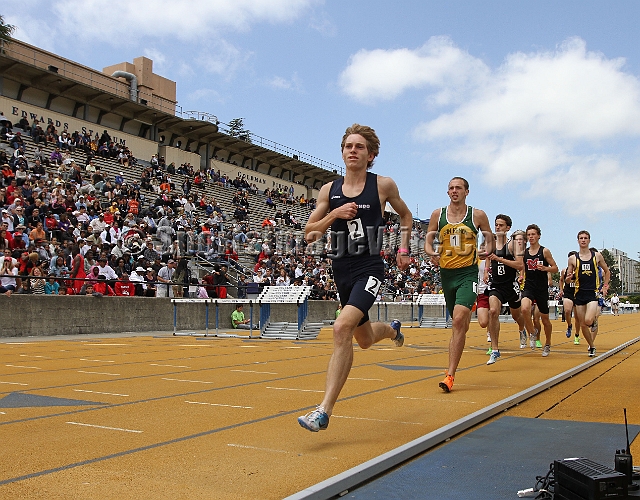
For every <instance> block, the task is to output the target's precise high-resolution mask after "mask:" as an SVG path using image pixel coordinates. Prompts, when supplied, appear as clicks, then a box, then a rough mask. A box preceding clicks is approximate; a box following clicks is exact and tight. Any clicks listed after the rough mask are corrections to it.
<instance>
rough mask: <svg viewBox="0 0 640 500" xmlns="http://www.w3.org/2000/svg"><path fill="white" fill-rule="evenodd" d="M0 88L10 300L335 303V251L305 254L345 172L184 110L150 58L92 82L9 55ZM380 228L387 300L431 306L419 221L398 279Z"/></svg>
mask: <svg viewBox="0 0 640 500" xmlns="http://www.w3.org/2000/svg"><path fill="white" fill-rule="evenodd" d="M0 75H2V76H0V111H1V112H2V115H1V116H0V120H1V127H2V128H1V131H0V139H1V142H0V166H1V167H2V171H1V173H0V180H1V184H2V186H1V188H0V207H1V209H2V224H3V225H2V227H1V231H0V246H1V247H2V252H3V257H2V258H3V262H2V264H4V262H7V263H9V262H13V263H14V264H15V265H16V266H15V269H16V270H17V274H16V275H15V276H12V275H11V274H12V273H13V271H11V270H10V267H11V266H9V267H7V268H6V269H5V268H4V267H3V269H4V270H5V271H7V272H6V273H4V272H3V273H2V274H3V275H4V277H3V280H4V283H3V287H4V288H3V293H5V294H6V295H11V294H12V293H20V294H26V293H30V294H57V295H62V294H87V293H91V294H94V295H98V296H101V295H124V296H131V295H139V296H147V297H213V298H245V297H246V296H247V293H254V292H256V290H260V289H262V288H263V287H265V286H269V285H270V286H310V287H311V290H312V293H311V298H312V299H317V300H335V299H336V298H337V297H336V292H335V288H334V286H333V277H332V274H331V266H330V260H329V259H328V258H327V255H326V251H325V244H326V240H325V241H322V240H321V241H319V242H318V243H315V244H313V245H309V246H308V245H307V244H306V242H305V240H304V237H303V235H304V232H303V229H304V225H305V223H306V221H307V219H308V217H309V214H310V213H311V211H312V210H313V208H314V203H315V198H316V196H317V194H318V192H319V188H320V187H321V186H322V185H323V184H324V183H326V182H328V181H331V180H333V179H336V178H338V177H339V176H340V174H341V173H342V167H340V166H338V165H334V164H331V163H329V162H326V161H323V160H321V159H319V158H315V157H313V156H311V155H308V154H306V153H303V152H301V151H297V150H295V149H293V148H290V147H287V146H284V145H281V144H278V143H276V142H273V141H270V140H268V139H265V138H263V137H260V136H257V135H254V134H250V133H249V134H248V135H243V136H241V137H239V136H237V134H236V136H234V133H233V131H232V130H230V129H229V127H228V126H227V125H225V124H224V123H221V122H220V121H219V120H218V118H217V117H216V116H215V115H214V114H212V113H208V112H201V111H184V110H182V109H181V107H180V106H178V105H177V100H176V82H173V81H171V80H168V79H167V78H164V77H162V76H160V75H157V74H155V73H154V72H153V61H151V60H150V59H148V58H146V57H138V58H136V59H134V60H133V63H128V62H123V63H119V64H115V65H113V66H109V67H107V68H104V69H103V70H102V71H98V70H94V69H91V68H88V67H85V66H82V65H80V64H78V63H75V62H73V61H70V60H67V59H64V58H62V57H60V56H57V55H55V54H52V53H49V52H47V51H44V50H42V49H39V48H37V47H34V46H31V45H28V44H26V43H23V42H21V41H18V40H13V41H11V42H10V43H4V45H3V47H2V50H1V51H0ZM386 224H387V225H386V229H385V239H384V242H383V247H382V248H383V254H384V257H385V262H386V263H387V280H386V285H385V287H383V288H382V289H381V293H380V299H381V300H390V301H394V300H395V301H402V300H411V299H413V298H415V295H416V294H418V293H436V292H438V290H439V276H438V273H437V271H436V270H434V269H433V268H432V267H431V265H430V263H429V261H428V259H426V258H425V256H424V254H423V253H422V251H421V249H422V247H423V241H424V228H425V225H424V222H421V221H415V224H414V228H413V233H412V240H411V245H412V253H413V255H414V257H413V261H412V265H411V267H410V268H409V269H408V270H407V271H404V272H401V271H400V270H398V269H397V267H396V266H395V262H394V258H393V256H394V255H395V252H396V250H397V247H398V245H399V241H400V239H399V223H398V220H397V218H396V217H394V214H393V213H391V212H388V213H387V214H386ZM74 248H75V249H76V250H77V253H79V254H80V255H81V257H82V258H75V255H76V252H74ZM79 263H81V264H79ZM80 267H82V269H80Z"/></svg>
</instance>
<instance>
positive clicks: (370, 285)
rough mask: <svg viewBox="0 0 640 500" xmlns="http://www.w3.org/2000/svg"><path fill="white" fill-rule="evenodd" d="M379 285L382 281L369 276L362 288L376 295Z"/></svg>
mask: <svg viewBox="0 0 640 500" xmlns="http://www.w3.org/2000/svg"><path fill="white" fill-rule="evenodd" d="M380 285H382V281H380V280H379V279H378V278H376V277H374V276H369V279H368V280H367V284H366V285H365V286H364V289H365V290H366V291H367V292H369V293H370V294H371V295H373V296H374V297H377V296H378V290H380Z"/></svg>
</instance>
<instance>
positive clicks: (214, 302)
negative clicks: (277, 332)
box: [171, 299, 260, 338]
mask: <svg viewBox="0 0 640 500" xmlns="http://www.w3.org/2000/svg"><path fill="white" fill-rule="evenodd" d="M171 303H172V304H173V335H174V336H188V337H234V338H236V337H238V338H255V336H254V332H255V331H256V330H255V329H254V328H253V323H254V322H253V308H254V305H255V304H256V303H257V301H256V300H254V299H171ZM180 304H203V305H204V307H205V332H204V333H198V332H195V331H178V306H179V305H180ZM236 304H249V318H251V321H250V322H249V324H250V328H249V334H248V335H240V334H238V333H235V332H240V331H243V332H244V331H246V330H233V332H234V333H221V332H220V307H224V308H225V310H229V309H230V308H229V307H228V306H229V305H231V306H235V305H236ZM210 306H214V307H215V326H214V328H215V333H211V332H210V330H209V307H210ZM225 306H226V307H225ZM223 329H224V330H231V328H230V327H229V328H224V327H223ZM259 331H260V330H259V329H258V332H259Z"/></svg>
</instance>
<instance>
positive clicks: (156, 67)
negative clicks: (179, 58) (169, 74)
mask: <svg viewBox="0 0 640 500" xmlns="http://www.w3.org/2000/svg"><path fill="white" fill-rule="evenodd" d="M143 52H144V56H145V57H148V58H149V59H151V60H152V61H153V72H154V73H159V74H162V73H163V72H164V71H165V69H166V64H167V58H166V56H165V55H164V53H162V52H161V51H159V50H158V49H154V48H146V49H144V51H143Z"/></svg>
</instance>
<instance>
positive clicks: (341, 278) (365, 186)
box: [298, 124, 413, 432]
mask: <svg viewBox="0 0 640 500" xmlns="http://www.w3.org/2000/svg"><path fill="white" fill-rule="evenodd" d="M379 148H380V141H379V140H378V137H377V136H376V133H375V131H374V130H373V129H372V128H370V127H366V126H363V125H358V124H354V125H352V126H351V127H349V128H348V129H347V130H346V132H345V134H344V137H343V138H342V159H343V160H344V163H345V166H346V174H345V176H344V178H343V179H338V180H336V181H333V182H330V183H328V184H325V185H324V186H322V188H321V189H320V194H319V195H318V202H317V205H316V209H315V210H314V211H313V213H312V214H311V216H310V217H309V220H308V222H307V225H306V227H305V239H306V240H307V242H309V243H311V242H314V241H316V240H318V239H319V238H321V237H322V236H323V235H324V234H325V233H326V232H327V231H328V230H329V229H330V230H331V231H330V233H329V236H330V239H331V242H330V243H331V245H330V247H331V253H330V256H331V257H332V259H333V261H332V266H333V275H334V279H335V281H336V285H337V288H338V292H339V294H340V303H341V304H342V306H343V307H342V312H341V313H340V316H338V318H337V319H336V321H335V323H334V325H333V354H332V355H331V360H330V361H329V367H328V368H327V381H326V385H325V393H324V398H323V400H322V403H321V404H320V405H319V406H318V407H316V409H315V410H313V411H311V412H309V413H307V414H306V415H304V416H302V417H299V418H298V423H299V424H300V425H301V426H302V427H303V428H305V429H307V430H310V431H312V432H317V431H320V430H324V429H326V428H327V426H328V425H329V417H330V416H331V413H332V412H333V406H334V405H335V402H336V401H337V399H338V395H339V394H340V391H341V390H342V387H343V386H344V383H345V382H346V380H347V377H348V375H349V371H350V370H351V364H352V363H353V339H354V338H355V339H356V341H357V342H358V345H359V346H360V347H361V348H363V349H367V348H368V347H370V346H372V345H373V344H375V343H376V342H379V341H381V340H383V339H391V340H393V342H394V343H395V345H396V346H397V347H401V346H402V345H403V343H404V336H403V335H402V333H401V332H400V322H399V321H398V320H394V321H392V322H391V325H388V324H386V323H379V322H377V323H371V322H370V321H369V316H368V312H369V309H370V308H371V306H372V305H373V303H374V302H375V299H376V296H377V294H378V290H379V289H380V286H381V284H382V281H383V279H384V264H383V262H382V257H381V256H380V248H381V245H382V226H383V221H382V214H383V210H384V207H385V206H386V204H387V202H388V203H389V204H390V205H391V207H392V208H393V209H394V210H395V211H396V213H397V214H398V215H399V216H400V223H401V238H402V239H401V245H400V248H399V249H398V252H397V255H396V263H397V265H398V267H399V268H400V269H401V270H404V269H406V268H408V267H409V263H410V257H409V240H410V236H411V227H412V224H413V217H412V215H411V211H410V210H409V209H408V208H407V205H406V203H405V202H404V201H402V198H400V193H399V192H398V187H397V186H396V183H395V182H394V181H393V179H391V178H390V177H383V176H380V175H376V174H372V173H370V172H367V171H368V170H369V169H370V168H371V167H372V166H373V160H374V158H375V157H376V156H377V155H378V151H379Z"/></svg>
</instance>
